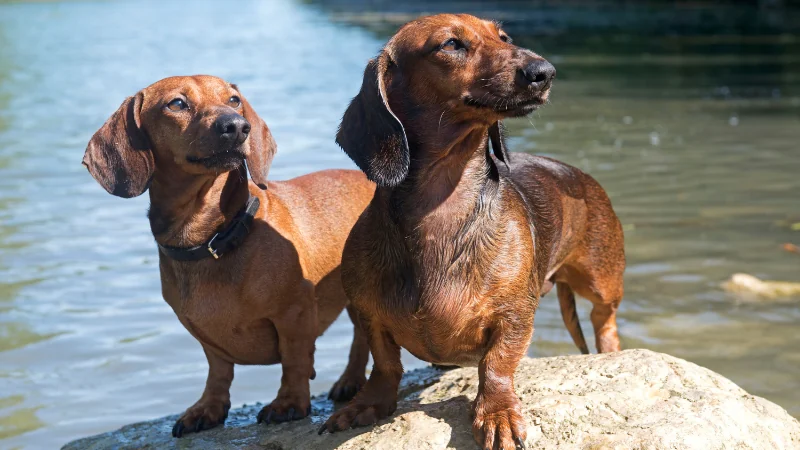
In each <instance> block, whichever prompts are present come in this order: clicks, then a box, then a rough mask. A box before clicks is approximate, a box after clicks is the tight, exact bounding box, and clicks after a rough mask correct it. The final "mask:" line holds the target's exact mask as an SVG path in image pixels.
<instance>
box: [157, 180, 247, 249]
mask: <svg viewBox="0 0 800 450" xmlns="http://www.w3.org/2000/svg"><path fill="white" fill-rule="evenodd" d="M248 197H249V187H248V179H247V173H246V170H245V168H244V166H242V167H240V168H239V169H236V170H232V171H230V172H225V173H221V174H219V175H212V176H198V175H191V174H185V173H179V174H176V172H175V171H171V173H164V172H159V171H158V170H156V173H155V176H154V178H153V183H152V184H151V185H150V211H149V212H148V214H147V216H148V218H149V219H150V229H151V231H152V232H153V236H154V237H155V239H156V242H158V243H159V244H161V245H165V246H171V247H192V246H196V245H200V244H202V243H204V242H206V241H208V239H210V238H211V236H213V235H214V233H216V232H217V231H219V229H220V228H222V226H223V225H224V224H225V223H228V222H229V221H230V220H231V219H232V218H233V217H234V216H235V215H236V213H237V212H239V210H241V209H242V208H243V207H244V205H245V203H246V202H247V199H248Z"/></svg>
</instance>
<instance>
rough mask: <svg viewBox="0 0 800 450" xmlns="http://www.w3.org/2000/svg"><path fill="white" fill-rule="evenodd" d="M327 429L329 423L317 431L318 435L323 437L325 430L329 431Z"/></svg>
mask: <svg viewBox="0 0 800 450" xmlns="http://www.w3.org/2000/svg"><path fill="white" fill-rule="evenodd" d="M327 429H328V424H327V423H323V424H322V426H321V427H320V428H319V430H318V431H317V434H318V435H320V436H322V433H324V432H325V430H327Z"/></svg>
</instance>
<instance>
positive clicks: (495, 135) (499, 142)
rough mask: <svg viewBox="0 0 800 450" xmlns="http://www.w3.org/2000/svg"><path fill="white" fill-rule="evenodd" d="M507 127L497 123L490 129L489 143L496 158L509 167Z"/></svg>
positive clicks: (499, 122)
mask: <svg viewBox="0 0 800 450" xmlns="http://www.w3.org/2000/svg"><path fill="white" fill-rule="evenodd" d="M505 134H506V127H505V126H504V125H503V122H501V121H499V120H498V121H497V122H495V123H494V124H492V126H490V127H489V141H491V143H492V151H494V156H495V157H496V158H497V159H499V160H500V161H502V162H504V163H505V164H506V165H508V151H507V150H506V137H505Z"/></svg>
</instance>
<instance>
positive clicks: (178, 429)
mask: <svg viewBox="0 0 800 450" xmlns="http://www.w3.org/2000/svg"><path fill="white" fill-rule="evenodd" d="M183 428H184V427H183V422H182V421H180V420H179V421H178V422H176V423H175V426H173V427H172V437H175V438H179V437H182V436H183Z"/></svg>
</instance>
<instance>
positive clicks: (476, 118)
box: [320, 14, 625, 449]
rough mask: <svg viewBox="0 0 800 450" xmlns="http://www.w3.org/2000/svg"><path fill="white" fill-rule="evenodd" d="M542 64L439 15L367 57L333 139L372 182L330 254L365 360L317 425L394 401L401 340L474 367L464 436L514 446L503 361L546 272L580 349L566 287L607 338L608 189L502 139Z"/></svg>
mask: <svg viewBox="0 0 800 450" xmlns="http://www.w3.org/2000/svg"><path fill="white" fill-rule="evenodd" d="M555 74H556V71H555V68H554V67H553V66H552V65H551V64H550V63H549V62H547V61H546V60H545V59H544V58H542V57H541V56H539V55H537V54H536V53H533V52H532V51H530V50H526V49H523V48H520V47H517V46H515V45H514V44H512V42H511V38H510V37H509V36H508V35H507V34H506V33H505V32H504V31H503V30H502V29H501V27H500V26H499V25H498V24H497V23H494V22H490V21H485V20H481V19H478V18H476V17H473V16H469V15H450V14H444V15H436V16H429V17H423V18H420V19H417V20H415V21H412V22H410V23H408V24H406V25H404V26H403V27H402V28H401V29H400V30H399V31H398V32H397V34H395V35H394V37H392V38H391V39H390V40H389V42H388V43H387V44H386V46H385V47H384V48H383V50H382V51H381V52H380V53H379V55H378V56H377V57H376V58H375V59H373V60H371V61H370V62H369V64H368V65H367V67H366V70H365V71H364V78H363V84H362V86H361V90H360V92H359V93H358V95H357V96H356V97H355V98H354V99H353V100H352V102H351V103H350V105H349V107H348V108H347V110H346V112H345V113H344V116H343V118H342V122H341V125H340V128H339V132H338V134H337V137H336V139H337V143H338V144H339V145H340V146H341V147H342V149H343V150H344V151H345V152H346V153H347V154H348V155H349V156H350V158H351V159H352V160H353V161H354V162H355V163H356V164H357V165H358V167H359V168H361V169H362V170H363V171H364V172H365V173H366V175H367V177H368V178H369V179H371V180H372V181H374V182H375V183H376V184H377V185H378V188H377V189H376V191H375V195H374V197H373V198H372V201H371V202H370V204H369V206H368V207H367V208H366V210H365V211H364V213H363V214H362V215H361V217H360V218H359V219H358V221H357V222H356V224H355V225H354V227H353V229H352V231H351V232H350V235H349V236H348V238H347V242H346V243H345V247H344V254H343V256H342V282H343V284H344V288H345V291H346V293H347V296H348V298H349V299H350V302H351V304H352V305H353V306H354V307H355V309H356V314H357V318H358V320H359V321H360V322H361V323H362V327H363V328H364V329H365V330H366V333H367V334H368V339H369V345H370V351H371V352H372V357H373V360H374V367H373V370H372V372H371V374H370V376H369V379H368V381H367V383H366V385H365V386H364V387H363V389H362V390H361V391H360V392H359V393H358V394H357V395H356V397H355V398H354V399H353V400H352V401H351V402H350V403H349V404H347V405H346V406H345V407H343V408H342V409H340V410H338V411H337V412H336V413H334V414H333V415H332V416H331V417H330V418H329V419H328V420H327V422H326V423H325V424H324V425H323V426H322V428H321V429H320V433H323V432H324V431H329V432H335V431H338V430H343V429H346V428H350V427H352V426H364V425H369V424H373V423H375V422H376V421H377V420H380V419H382V418H385V417H387V416H389V415H391V414H392V413H393V412H394V410H395V408H396V406H397V389H398V383H399V382H400V378H401V376H402V373H403V367H402V364H401V361H400V348H401V347H403V348H405V349H407V350H408V351H409V352H411V353H412V354H413V355H415V356H416V357H417V358H420V359H422V360H425V361H429V362H433V363H436V364H443V365H459V366H477V367H478V371H479V372H478V373H479V380H480V381H479V388H478V395H477V397H476V399H475V401H474V402H473V404H472V413H473V422H472V428H473V434H474V436H475V439H476V441H477V442H478V443H479V444H480V445H481V446H482V447H481V448H486V449H491V448H501V449H513V448H515V446H516V445H520V446H524V442H525V438H526V424H525V420H524V418H523V416H522V413H521V408H520V401H519V398H518V397H517V395H516V394H515V392H514V372H515V369H516V367H517V364H518V363H519V361H520V359H521V358H522V357H523V356H524V355H525V353H526V350H527V348H528V345H529V344H530V341H531V336H532V335H533V319H534V313H535V311H536V307H537V306H538V303H539V298H540V297H541V296H542V295H543V294H544V293H546V291H547V290H549V289H550V288H551V287H552V286H553V285H554V284H555V285H556V287H557V290H558V298H559V302H560V305H561V308H562V315H563V317H564V321H565V323H566V324H567V327H568V328H569V330H570V333H571V335H572V337H573V339H574V340H575V342H576V344H577V345H578V347H579V348H580V349H581V351H582V352H584V353H587V352H588V348H587V347H586V343H585V340H584V338H583V334H582V331H581V328H580V324H579V322H578V319H577V315H576V313H575V293H577V294H579V295H581V296H583V297H585V298H587V299H589V300H590V301H591V302H592V303H593V309H592V313H591V321H592V324H593V326H594V331H595V338H596V344H597V349H598V350H599V351H600V352H612V351H618V350H619V349H620V343H619V336H618V334H617V325H616V311H617V308H618V306H619V303H620V301H621V299H622V294H623V284H622V275H623V271H624V269H625V254H624V248H623V233H622V227H621V225H620V222H619V220H618V219H617V217H616V215H615V214H614V211H613V209H612V207H611V203H610V201H609V199H608V196H607V195H606V193H605V192H604V191H603V189H602V188H601V187H600V185H599V184H598V183H597V182H596V181H595V180H594V179H592V178H591V177H590V176H589V175H587V174H585V173H583V172H581V171H580V170H578V169H576V168H574V167H571V166H569V165H566V164H563V163H561V162H558V161H555V160H553V159H550V158H545V157H538V156H533V155H528V154H523V153H514V154H509V153H508V151H507V150H506V147H505V143H504V141H503V134H502V132H503V130H502V125H501V121H502V120H503V119H505V118H510V117H522V116H526V115H528V114H530V113H531V112H532V111H534V110H536V109H537V108H538V107H539V106H541V105H543V104H544V103H546V102H547V100H548V97H549V94H550V88H551V86H552V83H553V79H554V77H555ZM490 144H491V147H490ZM490 149H491V151H490Z"/></svg>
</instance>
